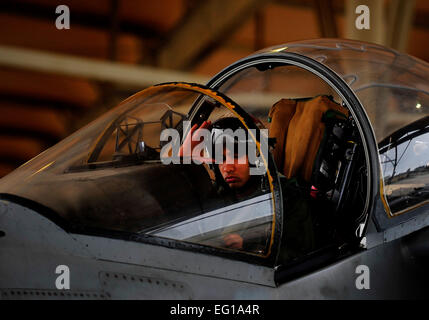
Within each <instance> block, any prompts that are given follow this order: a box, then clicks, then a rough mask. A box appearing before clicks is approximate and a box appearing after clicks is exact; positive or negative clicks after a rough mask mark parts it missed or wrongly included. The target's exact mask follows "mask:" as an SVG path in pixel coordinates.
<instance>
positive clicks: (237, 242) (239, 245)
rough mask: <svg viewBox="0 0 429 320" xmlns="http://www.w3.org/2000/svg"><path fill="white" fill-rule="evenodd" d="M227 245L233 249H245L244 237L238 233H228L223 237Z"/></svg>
mask: <svg viewBox="0 0 429 320" xmlns="http://www.w3.org/2000/svg"><path fill="white" fill-rule="evenodd" d="M223 241H224V242H225V246H226V247H227V248H231V249H243V238H242V237H241V236H239V235H238V234H236V233H232V234H228V235H226V236H225V237H223Z"/></svg>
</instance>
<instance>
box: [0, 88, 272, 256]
mask: <svg viewBox="0 0 429 320" xmlns="http://www.w3.org/2000/svg"><path fill="white" fill-rule="evenodd" d="M238 108H239V107H238V106H237V105H235V104H234V103H233V102H232V101H230V100H229V99H227V100H225V99H224V98H222V97H221V96H220V95H219V94H218V93H216V92H214V91H212V90H209V89H208V88H204V87H202V86H194V85H189V84H184V83H175V84H165V85H159V86H154V87H151V88H148V89H146V90H143V91H142V92H140V93H138V94H136V95H134V96H132V97H130V98H129V99H127V100H125V101H124V102H123V103H121V104H120V105H119V106H118V107H116V108H114V109H113V110H111V111H110V112H109V113H107V114H106V115H104V116H103V117H101V118H100V119H98V120H96V121H94V122H93V123H91V124H89V125H88V126H87V127H85V128H83V129H81V130H80V131H78V132H76V133H75V134H73V135H72V136H70V137H69V138H67V139H66V140H64V141H62V142H60V143H59V144H58V145H56V146H54V147H52V148H51V149H48V150H47V151H45V152H44V153H43V154H41V155H39V156H38V157H36V158H34V159H33V160H31V161H30V162H28V163H27V164H25V165H23V166H21V167H20V168H18V169H17V170H16V171H14V172H13V173H11V174H10V175H8V176H6V177H5V178H4V179H2V180H1V182H0V193H1V194H11V195H14V196H18V197H21V198H23V199H28V200H32V201H35V202H37V203H39V204H42V205H44V206H46V207H48V208H50V209H51V210H53V211H55V212H56V213H57V214H58V215H59V216H60V217H61V218H63V219H64V220H66V221H67V222H68V223H70V225H72V226H76V227H78V228H80V229H82V228H83V229H85V228H91V229H93V228H95V229H102V230H107V231H108V230H112V231H125V232H131V233H137V234H145V235H150V236H153V237H160V238H167V239H174V240H178V241H183V242H186V243H194V244H195V243H196V244H202V245H205V246H211V247H217V248H224V249H229V250H238V251H243V252H246V253H250V254H254V255H259V256H263V257H266V256H268V255H269V252H270V248H271V245H272V242H273V240H272V238H273V237H272V235H273V228H274V219H275V210H274V197H273V188H272V184H271V182H272V180H270V179H271V177H270V175H269V171H268V170H267V169H268V168H267V159H266V154H265V155H263V154H262V153H261V143H260V140H261V137H262V136H261V132H260V131H258V130H256V129H252V130H256V131H252V132H250V131H251V130H250V129H249V127H248V126H247V124H246V123H245V122H244V120H243V117H242V116H240V115H239V114H238V113H237V110H238ZM191 111H192V113H193V114H195V113H196V115H195V116H194V117H191V116H190V112H191ZM192 119H193V120H192ZM203 123H204V128H202V127H201V125H202V124H203ZM222 123H223V124H224V125H223V126H221V125H220V124H222ZM230 123H231V124H232V125H233V126H235V127H234V128H229V124H230ZM208 124H210V125H208ZM212 124H213V125H212ZM215 127H216V128H215ZM195 128H198V129H200V130H199V132H200V133H201V132H203V131H204V132H205V133H207V134H206V136H205V137H206V138H207V139H206V140H205V139H204V138H201V139H199V140H198V141H197V142H200V143H195V141H192V143H191V144H190V145H189V146H190V149H189V150H188V149H187V146H188V145H187V144H186V143H187V142H186V141H188V142H189V139H186V138H187V137H189V136H190V137H193V133H194V131H195ZM203 129H204V130H203ZM215 129H216V135H214V134H213V133H214V130H215ZM227 129H232V130H236V129H242V132H243V134H244V135H243V136H239V135H238V136H234V135H231V137H232V138H231V139H232V142H233V143H232V147H233V148H232V149H229V148H226V147H225V146H222V145H221V147H219V148H218V147H217V146H216V148H215V145H214V142H213V138H214V137H215V136H216V137H217V136H218V135H219V132H220V133H222V132H223V130H227ZM216 139H217V138H216ZM227 140H228V139H227ZM219 141H223V140H222V139H220V140H219ZM237 141H238V143H239V144H240V143H241V142H243V141H245V142H246V145H248V146H250V145H251V146H252V147H253V149H252V148H250V147H248V148H247V149H246V153H244V155H243V154H241V155H238V153H237V152H238V150H235V149H234V146H235V144H234V143H235V142H237ZM194 149H198V150H200V152H198V153H197V152H194V153H192V151H195V150H194ZM215 150H216V151H215ZM216 152H217V153H216ZM251 152H253V154H251ZM227 160H230V162H228V161H227ZM241 160H242V163H241V162H239V161H241ZM225 161H226V162H225ZM226 163H227V164H226ZM227 166H228V168H226V167H227ZM232 167H234V168H232ZM225 168H226V169H225ZM237 168H239V169H240V170H241V171H240V172H239V170H238V169H237Z"/></svg>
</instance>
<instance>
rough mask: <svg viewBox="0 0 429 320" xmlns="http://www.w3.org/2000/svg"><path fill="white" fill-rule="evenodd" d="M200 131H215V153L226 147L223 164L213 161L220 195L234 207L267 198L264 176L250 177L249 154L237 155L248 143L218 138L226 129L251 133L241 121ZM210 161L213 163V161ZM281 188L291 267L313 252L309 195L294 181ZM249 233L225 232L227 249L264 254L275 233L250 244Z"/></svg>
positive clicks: (283, 258)
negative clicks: (227, 141)
mask: <svg viewBox="0 0 429 320" xmlns="http://www.w3.org/2000/svg"><path fill="white" fill-rule="evenodd" d="M199 128H200V129H208V130H211V138H212V140H211V141H212V143H213V145H212V147H213V148H212V150H216V145H217V144H223V146H222V148H221V149H222V150H223V161H222V162H221V163H219V164H217V163H215V162H214V161H209V162H211V165H212V167H213V170H214V173H215V178H216V179H215V180H216V189H217V193H218V194H221V195H223V196H224V197H226V198H229V199H230V200H232V201H233V202H234V203H236V202H239V201H244V200H247V199H250V198H253V197H256V196H258V195H261V194H263V192H262V185H263V179H262V176H258V175H250V167H251V166H252V164H251V163H249V159H248V156H247V153H245V154H239V153H238V152H237V151H238V150H239V145H240V144H241V143H245V144H246V145H248V140H247V139H245V140H242V141H240V140H239V139H238V138H237V137H236V136H228V134H225V133H224V134H220V135H219V134H217V133H218V132H219V131H222V130H224V129H231V130H232V131H235V130H237V129H244V130H245V132H247V130H246V129H245V127H244V126H243V124H242V123H241V122H240V120H239V119H237V118H233V117H225V118H221V119H218V120H217V121H215V122H214V123H213V124H212V123H211V122H209V121H205V122H204V123H203V124H202V125H201V126H200V127H199ZM198 130H199V129H197V125H194V126H193V128H192V129H191V135H190V136H193V135H194V132H195V133H196V132H197V131H198ZM228 139H233V142H234V143H233V145H234V149H232V148H228V147H227V146H228V144H227V143H225V142H226V140H228ZM230 146H231V144H230ZM192 149H193V147H192V148H191V150H192ZM210 160H213V157H211V159H210ZM280 184H281V188H282V194H283V208H284V229H283V233H282V234H283V236H282V248H281V253H280V257H279V259H280V262H281V263H287V262H288V261H290V260H292V259H294V258H297V257H300V256H302V255H303V254H305V253H306V252H309V251H311V250H312V249H313V247H314V235H313V226H312V221H311V214H310V208H309V205H308V203H307V199H306V195H305V194H304V193H303V192H302V191H301V190H300V189H299V187H298V186H297V183H296V181H295V180H293V179H289V180H286V179H284V177H283V178H281V179H280ZM246 231H247V230H246V229H245V228H243V230H240V232H228V230H225V232H224V234H223V241H224V246H225V247H227V248H232V249H239V250H244V251H251V252H261V251H264V250H265V249H266V247H267V245H268V243H267V241H269V238H270V237H269V232H271V230H269V229H267V230H264V231H263V232H261V233H260V235H259V237H258V239H255V238H254V237H253V238H252V239H250V240H249V239H248V238H247V237H246Z"/></svg>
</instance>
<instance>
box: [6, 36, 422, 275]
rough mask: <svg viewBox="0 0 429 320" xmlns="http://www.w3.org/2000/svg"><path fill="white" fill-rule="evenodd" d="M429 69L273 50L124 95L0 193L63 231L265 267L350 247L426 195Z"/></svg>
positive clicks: (319, 49)
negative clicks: (196, 80)
mask: <svg viewBox="0 0 429 320" xmlns="http://www.w3.org/2000/svg"><path fill="white" fill-rule="evenodd" d="M425 72H426V74H427V73H428V72H429V70H427V66H426V65H424V64H422V63H420V62H419V61H418V60H414V59H412V58H410V57H408V56H403V55H398V54H397V53H396V52H393V51H389V50H387V49H385V48H382V47H379V46H376V45H369V44H363V43H357V42H352V41H342V42H341V43H340V42H339V40H317V41H304V42H297V43H292V44H288V45H284V46H279V47H275V48H269V49H266V50H264V51H261V52H258V53H256V54H254V55H252V56H250V57H247V58H244V59H243V60H240V61H238V62H236V63H235V64H233V65H231V66H229V67H227V68H226V69H224V70H223V71H221V72H220V73H219V74H217V75H216V76H215V77H214V78H213V79H212V80H211V81H210V82H209V83H208V84H207V85H206V86H204V85H197V84H189V83H181V82H177V83H167V84H161V85H156V86H153V87H150V88H147V89H145V90H143V91H141V92H139V93H137V94H135V95H134V96H132V97H130V98H128V99H127V100H125V101H124V102H122V103H121V104H120V105H119V106H117V107H116V108H114V109H112V110H111V111H110V112H108V113H107V114H105V115H104V116H102V117H101V118H99V119H97V120H96V121H94V122H92V123H90V124H89V125H87V126H86V127H84V128H83V129H81V130H79V131H78V132H76V133H75V134H73V135H72V136H70V137H68V138H67V139H65V140H64V141H62V142H60V143H59V144H57V145H56V146H54V147H52V148H51V149H48V150H47V151H45V152H44V153H42V154H40V155H39V156H37V157H36V158H34V159H33V160H31V161H29V162H28V163H26V164H25V165H23V166H22V167H20V168H19V169H17V170H16V171H14V172H13V173H12V174H10V175H8V176H7V177H6V178H4V179H2V180H1V182H0V193H1V195H2V198H3V199H9V200H10V201H14V202H17V203H26V204H27V205H28V206H30V207H34V208H37V211H38V212H43V214H44V215H45V216H47V217H49V218H50V219H52V220H53V221H56V222H57V223H58V224H59V225H60V226H62V227H63V228H64V229H65V230H68V231H69V232H71V233H77V234H95V235H101V236H103V237H108V238H120V239H127V240H130V241H136V242H143V243H150V244H155V245H161V246H164V247H169V248H179V249H183V250H191V251H196V252H202V253H205V254H212V255H218V256H223V257H227V258H230V259H236V260H242V261H246V262H249V261H250V262H254V263H256V264H260V265H268V266H271V267H273V266H288V265H290V264H296V263H299V261H303V260H306V259H309V257H312V256H317V255H319V256H320V253H321V252H326V251H329V252H334V253H333V255H331V256H330V257H331V258H332V257H334V256H335V257H338V256H339V252H340V251H341V254H343V255H344V254H346V253H347V254H351V253H355V252H357V251H358V250H362V249H363V248H365V245H366V244H365V242H363V241H362V240H363V238H364V235H365V230H366V228H367V226H368V223H369V222H370V219H372V220H371V223H374V225H375V226H376V227H377V230H384V229H386V228H387V227H388V226H391V225H394V224H397V223H399V222H403V221H406V220H407V219H409V217H410V214H411V215H415V214H417V212H418V210H423V209H424V205H425V204H426V203H427V201H429V192H428V191H427V189H428V186H429V180H428V179H427V176H428V175H427V172H428V171H427V170H428V169H427V168H428V166H429V158H428V157H427V155H428V154H429V137H428V134H427V132H428V131H427V126H428V123H427V117H428V107H429V87H428V84H427V80H425V79H424V76H423V74H424V73H425ZM393 115H395V117H394V116H393ZM398 115H400V117H398ZM228 130H229V131H228ZM219 134H220V135H219ZM194 136H195V137H194ZM219 136H220V137H221V138H220V139H218V137H219ZM219 141H220V142H219ZM218 142H219V143H218ZM240 150H241V151H240ZM228 160H230V161H229V162H228ZM416 210H417V211H416ZM402 213H404V215H402ZM370 217H371V218H370ZM392 217H397V218H398V219H397V220H395V219H396V218H395V219H392ZM398 221H399V222H398Z"/></svg>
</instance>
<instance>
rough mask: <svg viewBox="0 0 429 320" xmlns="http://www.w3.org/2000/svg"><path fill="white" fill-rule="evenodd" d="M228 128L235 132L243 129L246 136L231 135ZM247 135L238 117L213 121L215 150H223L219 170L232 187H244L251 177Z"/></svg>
mask: <svg viewBox="0 0 429 320" xmlns="http://www.w3.org/2000/svg"><path fill="white" fill-rule="evenodd" d="M226 129H230V130H231V131H233V132H235V133H236V132H237V131H236V130H237V129H242V133H244V134H245V136H242V137H239V136H236V135H231V134H230V133H228V132H225V130H226ZM246 136H247V130H246V129H245V127H244V126H243V125H242V123H241V122H240V120H238V119H237V118H233V117H228V118H221V119H219V120H217V121H216V122H215V123H213V129H212V141H213V144H214V151H215V150H216V149H217V150H222V161H221V163H219V164H218V170H219V172H220V174H221V176H222V178H223V180H224V182H225V183H226V184H227V185H228V186H229V187H230V188H231V189H240V188H243V187H244V186H245V185H246V184H247V183H248V182H249V180H250V179H251V176H250V172H249V160H248V157H247V153H246V151H247V138H246ZM243 150H244V152H243ZM239 151H241V152H239ZM215 152H216V151H215Z"/></svg>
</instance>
